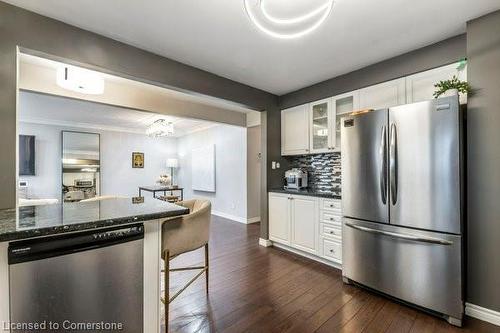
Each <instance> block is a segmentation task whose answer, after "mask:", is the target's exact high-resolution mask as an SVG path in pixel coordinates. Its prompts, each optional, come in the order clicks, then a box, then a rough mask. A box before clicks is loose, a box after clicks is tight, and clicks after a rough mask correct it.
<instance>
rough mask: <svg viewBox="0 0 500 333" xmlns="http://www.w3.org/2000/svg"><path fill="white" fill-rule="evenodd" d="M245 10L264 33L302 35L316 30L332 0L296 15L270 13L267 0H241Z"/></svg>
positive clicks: (284, 37) (330, 8)
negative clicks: (277, 15) (286, 15)
mask: <svg viewBox="0 0 500 333" xmlns="http://www.w3.org/2000/svg"><path fill="white" fill-rule="evenodd" d="M243 1H244V7H245V11H246V13H247V15H248V17H249V18H250V20H251V21H252V23H253V24H255V26H256V27H257V28H259V29H260V30H261V31H263V32H264V33H266V34H268V35H270V36H272V37H275V38H283V39H292V38H299V37H302V36H304V35H306V34H308V33H310V32H312V31H314V30H316V29H317V28H318V27H319V26H320V25H321V24H322V23H323V22H325V20H326V19H327V17H328V15H330V12H331V11H332V8H333V3H334V1H333V0H325V3H324V4H322V5H320V6H318V7H317V8H314V9H312V10H311V11H309V12H307V13H305V14H303V15H300V16H296V17H290V18H282V17H276V16H274V15H271V14H270V12H269V10H268V8H267V6H266V3H268V2H269V0H243Z"/></svg>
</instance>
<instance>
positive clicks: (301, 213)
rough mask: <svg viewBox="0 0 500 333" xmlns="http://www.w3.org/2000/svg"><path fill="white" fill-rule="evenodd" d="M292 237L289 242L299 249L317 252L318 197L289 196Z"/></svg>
mask: <svg viewBox="0 0 500 333" xmlns="http://www.w3.org/2000/svg"><path fill="white" fill-rule="evenodd" d="M290 203H291V211H292V230H291V231H292V239H291V244H292V245H293V246H294V247H296V248H298V249H299V250H302V251H305V252H309V253H312V254H317V253H318V199H317V198H315V197H305V196H297V195H294V196H291V198H290Z"/></svg>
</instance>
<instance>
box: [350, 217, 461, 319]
mask: <svg viewBox="0 0 500 333" xmlns="http://www.w3.org/2000/svg"><path fill="white" fill-rule="evenodd" d="M342 244H343V250H342V253H343V267H342V274H343V275H344V276H345V277H347V278H348V279H350V280H353V281H355V282H358V283H360V284H363V285H365V286H367V287H370V288H373V289H376V290H378V291H380V292H383V293H386V294H388V295H391V296H394V297H396V298H399V299H401V300H404V301H406V302H409V303H413V304H415V305H418V306H421V307H424V308H427V309H430V310H433V311H436V312H439V313H441V314H444V315H446V316H449V317H452V318H454V319H458V320H461V319H462V314H463V302H462V258H461V255H462V254H461V246H462V238H461V236H457V235H449V234H441V233H434V232H425V231H416V230H413V229H408V228H403V227H395V226H391V225H386V224H379V223H372V222H364V221H359V220H354V219H349V218H343V237H342Z"/></svg>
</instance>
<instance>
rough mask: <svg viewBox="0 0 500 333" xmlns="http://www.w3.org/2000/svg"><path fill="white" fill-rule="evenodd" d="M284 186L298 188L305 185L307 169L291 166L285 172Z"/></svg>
mask: <svg viewBox="0 0 500 333" xmlns="http://www.w3.org/2000/svg"><path fill="white" fill-rule="evenodd" d="M285 183H286V185H285V188H287V189H296V190H300V189H301V188H306V187H307V171H305V170H302V169H299V168H293V169H290V170H287V171H286V172H285Z"/></svg>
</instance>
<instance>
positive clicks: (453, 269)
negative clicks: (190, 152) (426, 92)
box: [341, 96, 463, 326]
mask: <svg viewBox="0 0 500 333" xmlns="http://www.w3.org/2000/svg"><path fill="white" fill-rule="evenodd" d="M461 119H462V117H461V113H460V107H459V102H458V97H456V96H455V97H447V98H441V99H437V100H432V101H425V102H420V103H414V104H408V105H402V106H397V107H393V108H390V109H382V110H376V111H372V112H367V113H360V114H357V115H351V116H347V117H344V118H342V120H341V136H342V214H343V220H342V223H343V226H342V227H343V228H342V230H343V231H342V232H343V244H342V246H343V249H342V255H343V260H342V261H343V267H342V274H343V277H344V281H345V282H357V283H359V284H361V285H364V286H367V287H369V288H372V289H375V290H377V291H379V292H382V293H385V294H387V295H390V296H393V297H395V298H397V299H400V300H402V301H405V302H407V303H410V304H413V305H417V306H419V307H422V308H425V309H427V310H430V311H432V312H435V313H436V314H438V315H441V316H443V317H445V318H446V319H447V320H448V322H450V323H451V324H454V325H457V326H461V322H462V316H463V301H462V295H463V288H462V284H463V276H462V270H463V267H462V264H463V259H462V257H463V249H462V200H463V198H462V192H463V191H462V184H463V182H462V150H461V146H462V133H461V132H462V121H461Z"/></svg>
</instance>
